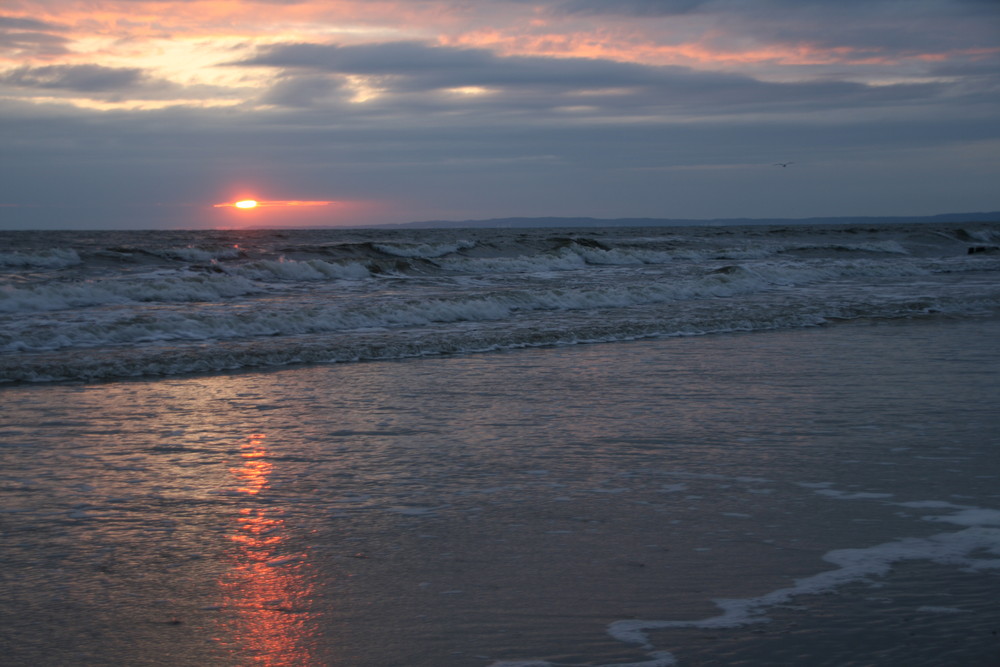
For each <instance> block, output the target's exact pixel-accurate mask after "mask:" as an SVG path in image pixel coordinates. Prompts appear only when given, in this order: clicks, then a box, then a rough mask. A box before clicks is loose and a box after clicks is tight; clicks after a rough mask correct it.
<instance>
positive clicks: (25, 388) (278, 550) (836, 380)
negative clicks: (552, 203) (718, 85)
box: [0, 226, 1000, 667]
mask: <svg viewBox="0 0 1000 667" xmlns="http://www.w3.org/2000/svg"><path fill="white" fill-rule="evenodd" d="M282 234H288V235H290V236H289V237H286V238H282V237H279V236H278V235H277V234H276V233H273V232H257V233H254V234H248V235H243V236H239V235H237V234H235V233H232V234H231V233H225V234H223V233H220V232H215V233H211V234H209V233H196V234H180V235H177V236H172V235H170V234H166V233H163V234H149V233H142V234H135V235H128V234H126V235H125V237H131V238H133V239H140V240H142V242H143V243H144V244H145V245H143V246H142V251H140V250H139V248H138V245H137V244H138V241H134V242H133V245H118V243H119V242H120V239H116V240H115V242H114V243H109V242H108V236H107V235H106V234H104V233H101V234H97V233H95V234H93V235H80V234H78V233H74V234H67V235H65V236H63V237H62V240H61V241H60V242H59V243H53V242H52V238H53V237H52V235H29V234H23V235H17V236H16V237H14V238H13V241H12V243H11V245H10V246H9V252H8V251H6V250H5V251H4V253H5V254H3V255H2V257H3V258H4V261H5V262H6V263H7V266H8V267H11V274H10V277H9V278H8V283H7V285H6V287H5V289H4V294H5V295H6V297H7V300H5V301H0V304H3V307H5V308H6V307H8V306H9V307H10V314H9V317H5V319H4V321H3V326H4V329H3V331H4V334H5V335H7V336H9V338H8V339H6V340H7V343H8V344H9V346H10V349H9V351H8V352H7V353H6V354H5V357H4V362H3V363H4V366H3V368H4V373H5V379H6V385H5V386H3V387H2V388H0V400H2V401H3V403H2V405H3V408H2V410H0V499H2V504H0V577H2V578H0V627H2V628H3V632H2V633H0V652H2V653H0V654H2V655H3V656H4V658H3V662H4V664H12V665H39V664H58V665H122V664H128V665H206V664H211V665H343V666H352V667H353V666H358V667H381V666H388V665H407V666H415V667H436V666H442V667H451V666H455V667H458V666H464V665H469V666H476V667H515V666H516V667H526V666H528V665H531V666H542V665H556V666H560V667H565V666H574V667H583V666H590V667H594V666H598V665H615V666H621V665H632V666H636V665H641V666H643V667H666V666H668V665H675V664H676V665H713V664H727V665H740V664H743V665H803V664H808V665H899V664H906V665H935V666H936V665H942V664H961V665H994V664H997V662H998V659H1000V637H998V634H1000V605H997V603H996V600H997V599H1000V456H998V447H1000V415H998V412H997V410H996V405H997V404H998V398H1000V355H998V354H997V343H996V341H997V340H1000V318H997V308H996V306H997V298H998V295H1000V284H998V283H1000V281H998V280H997V273H996V271H997V268H998V267H997V255H995V254H993V253H992V252H990V250H989V249H990V248H991V247H992V244H993V243H995V242H996V241H995V239H996V238H997V236H996V234H997V232H996V229H995V228H993V227H989V226H964V227H957V226H913V227H904V226H895V227H887V228H875V229H867V228H866V229H849V228H797V229H731V228H730V229H701V230H677V229H645V230H609V231H606V232H602V231H600V230H587V231H586V234H584V233H583V232H581V233H579V234H577V233H575V232H573V231H571V230H545V231H540V230H539V231H527V232H525V231H523V230H500V231H485V230H484V231H474V232H461V231H447V232H444V231H442V232H435V231H426V232H416V231H408V232H392V233H386V232H371V231H369V232H357V231H351V232H310V233H304V232H303V233H299V232H282ZM300 235H301V236H302V237H305V239H306V240H305V241H303V240H302V239H301V238H298V239H297V240H294V242H291V240H290V239H296V237H299V236H300ZM56 236H59V235H56ZM150 238H153V239H156V241H155V243H154V242H151V241H150V240H149V239H150ZM66 239H73V240H72V241H70V240H66ZM185 240H186V242H185ZM213 244H214V245H213ZM235 245H239V246H240V249H238V250H237V249H235V248H232V247H233V246H235ZM126 248H130V250H128V251H126ZM225 248H232V251H230V250H225ZM247 248H250V249H247ZM970 248H972V249H973V250H974V252H972V253H969V249H970ZM980 248H983V249H984V250H982V251H980V250H979V249H980ZM388 249H391V250H392V252H391V253H390V252H388ZM168 251H169V252H168ZM126 252H127V253H128V255H129V257H128V258H125V259H122V258H120V257H116V256H115V255H113V254H108V253H118V254H123V253H126ZM348 252H351V253H355V255H354V256H353V258H348V257H347V256H346V254H345V253H348ZM227 253H228V254H227ZM268 253H271V254H268ZM297 253H298V254H297ZM338 253H341V254H338ZM407 253H408V256H407ZM592 253H593V256H592V255H591V254H592ZM182 255H184V256H185V257H183V258H181V256H182ZM282 256H283V257H284V259H282ZM612 257H613V258H615V259H614V261H612V260H611V258H612ZM306 266H309V267H311V268H312V269H314V270H315V271H316V272H317V273H319V274H323V277H316V276H314V275H312V274H308V272H306V271H305V267H306ZM264 267H270V268H268V269H267V270H265V268H264ZM329 267H337V268H329ZM362 269H363V271H362ZM284 270H289V273H288V275H287V277H278V273H280V272H281V271H284ZM254 271H257V272H258V273H252V272H254ZM338 271H342V272H343V273H337V272H338ZM293 274H294V275H293ZM306 276H311V277H306ZM242 281H245V284H246V285H248V286H249V287H248V288H247V289H246V291H243V292H239V291H238V290H237V291H233V292H232V293H226V294H221V293H219V285H233V284H243V282H242ZM209 286H211V290H209ZM157 289H160V291H159V292H156V290H157ZM130 290H131V291H130ZM199 290H202V291H199ZM206 290H207V291H206ZM212 290H214V291H212ZM511 304H517V305H516V306H514V305H511ZM543 304H544V305H543ZM504 305H506V308H504V307H502V306H504ZM477 309H478V310H477ZM299 311H302V312H299ZM418 312H423V313H424V316H425V319H424V320H420V319H419V318H417V317H416V315H415V313H418ZM488 312H490V313H492V315H490V316H488V317H487V316H484V315H482V313H488ZM393 313H395V315H393ZM448 313H451V314H450V315H449V314H448ZM460 313H461V314H462V316H461V317H459V314H460ZM475 313H480V314H479V315H476V314H475ZM335 315H336V317H335ZM338 317H339V318H340V319H337V318H338ZM393 317H395V319H392V318H393ZM352 318H353V319H352ZM365 318H368V319H365ZM379 318H381V319H379ZM183 321H186V322H187V325H186V326H187V328H184V327H181V326H172V324H178V323H180V322H183ZM265 321H266V322H270V323H271V324H272V326H273V327H274V329H272V330H268V331H264V330H260V329H257V328H255V327H259V326H260V324H261V322H265ZM345 322H346V323H347V324H344V323H345ZM303 323H309V326H312V327H313V328H312V329H310V330H308V331H306V330H305V329H304V327H305V326H306V325H305V324H303ZM209 325H211V326H209ZM223 325H224V326H223ZM199 326H201V327H204V328H201V329H199ZM282 327H284V328H282ZM324 327H326V328H324ZM338 327H339V328H338ZM140 329H141V330H143V331H145V332H146V334H145V335H144V336H142V335H139V333H138V332H139V331H140ZM209 330H211V331H213V332H214V334H213V335H212V336H208V335H207V334H206V332H207V331H209ZM182 332H187V333H186V334H184V335H182ZM85 333H86V334H87V335H86V336H85V335H84V334H85ZM185 335H187V337H185ZM88 336H89V337H88ZM198 336H203V337H201V338H199V337H198ZM352 339H353V342H352ZM600 341H604V342H603V343H602V344H592V345H573V344H571V343H579V342H600ZM486 351H488V352H489V353H479V352H486ZM330 362H338V363H330Z"/></svg>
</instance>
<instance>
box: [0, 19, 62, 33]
mask: <svg viewBox="0 0 1000 667" xmlns="http://www.w3.org/2000/svg"><path fill="white" fill-rule="evenodd" d="M0 30H37V31H42V32H46V31H48V32H57V31H59V30H65V28H64V27H63V26H60V25H58V24H55V23H50V22H48V21H37V20H35V19H26V18H21V17H15V16H0Z"/></svg>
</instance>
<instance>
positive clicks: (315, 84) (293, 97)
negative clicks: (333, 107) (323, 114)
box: [261, 76, 342, 107]
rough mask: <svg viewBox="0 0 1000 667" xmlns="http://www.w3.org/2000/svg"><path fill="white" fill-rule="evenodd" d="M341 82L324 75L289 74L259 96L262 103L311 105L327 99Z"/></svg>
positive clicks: (293, 105)
mask: <svg viewBox="0 0 1000 667" xmlns="http://www.w3.org/2000/svg"><path fill="white" fill-rule="evenodd" d="M341 87H342V86H341V84H340V82H338V81H334V80H332V79H330V78H329V77H325V76H289V77H285V78H282V79H280V80H279V81H278V82H277V83H276V84H275V85H274V86H272V87H271V89H270V90H268V91H267V93H266V94H265V95H264V96H263V97H262V98H261V102H263V103H264V104H276V105H280V106H287V107H311V106H315V105H316V104H317V103H320V102H322V101H324V100H326V99H328V98H329V97H330V96H331V95H332V94H333V93H335V92H337V91H338V90H340V89H341Z"/></svg>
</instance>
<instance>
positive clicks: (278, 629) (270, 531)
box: [220, 433, 315, 666]
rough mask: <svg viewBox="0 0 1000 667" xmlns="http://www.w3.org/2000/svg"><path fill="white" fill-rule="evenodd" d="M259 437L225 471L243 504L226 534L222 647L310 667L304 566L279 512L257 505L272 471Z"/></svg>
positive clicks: (262, 661)
mask: <svg viewBox="0 0 1000 667" xmlns="http://www.w3.org/2000/svg"><path fill="white" fill-rule="evenodd" d="M265 437H266V436H265V435H264V434H261V433H254V434H252V435H250V436H249V437H248V438H247V440H246V442H244V443H243V445H242V448H241V452H240V456H241V459H242V461H241V463H242V465H241V466H240V467H238V468H231V469H230V472H231V473H232V475H233V476H234V477H235V478H236V481H237V483H238V486H237V487H236V489H235V491H236V493H237V495H238V496H241V497H242V496H245V497H246V501H247V503H246V506H244V507H241V508H240V511H239V514H238V516H237V518H236V526H235V527H234V532H232V533H231V534H230V535H229V539H230V540H231V541H232V542H233V543H234V545H235V546H236V549H234V550H233V557H234V560H235V563H234V566H233V568H232V570H231V571H230V572H229V573H228V574H227V575H226V576H225V577H224V578H223V579H222V581H221V582H220V587H221V589H222V594H223V603H222V606H223V608H224V610H226V611H227V612H228V614H227V618H229V619H230V627H228V628H227V630H228V632H227V635H228V637H227V639H226V640H224V643H225V644H227V645H228V646H229V648H230V649H231V650H233V651H234V652H236V653H238V654H239V655H240V656H241V657H243V656H245V657H246V658H248V659H249V660H250V661H251V663H252V664H256V665H269V666H270V665H307V664H314V662H315V661H314V659H313V655H312V650H311V648H310V647H311V644H312V638H313V637H314V636H315V627H314V621H313V615H312V613H311V611H310V610H311V608H312V593H313V590H312V588H313V587H312V584H311V583H310V576H309V564H308V562H307V559H306V556H305V554H303V553H301V552H299V551H295V548H294V545H292V544H290V539H289V535H288V531H287V530H286V526H285V521H284V519H283V518H282V517H281V515H280V509H278V508H276V507H275V506H272V505H265V504H262V503H261V502H260V494H261V493H262V492H263V491H266V490H267V489H268V488H270V476H271V474H272V472H273V470H274V464H273V463H272V462H271V460H270V458H269V452H268V450H267V448H266V447H265V445H264V440H265Z"/></svg>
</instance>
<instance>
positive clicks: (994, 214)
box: [377, 211, 1000, 229]
mask: <svg viewBox="0 0 1000 667" xmlns="http://www.w3.org/2000/svg"><path fill="white" fill-rule="evenodd" d="M915 222H917V223H920V222H1000V211H989V212H981V213H943V214H941V215H928V216H896V217H877V216H870V217H829V218H714V219H709V220H705V219H702V220H697V219H685V218H610V219H602V218H558V217H548V218H491V219H489V220H425V221H422V222H404V223H398V224H388V225H377V227H380V228H389V227H392V228H423V229H428V228H445V229H469V228H480V229H486V228H544V227H693V226H701V227H704V226H719V227H722V226H730V225H877V224H887V223H915Z"/></svg>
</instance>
